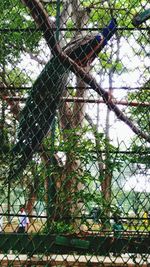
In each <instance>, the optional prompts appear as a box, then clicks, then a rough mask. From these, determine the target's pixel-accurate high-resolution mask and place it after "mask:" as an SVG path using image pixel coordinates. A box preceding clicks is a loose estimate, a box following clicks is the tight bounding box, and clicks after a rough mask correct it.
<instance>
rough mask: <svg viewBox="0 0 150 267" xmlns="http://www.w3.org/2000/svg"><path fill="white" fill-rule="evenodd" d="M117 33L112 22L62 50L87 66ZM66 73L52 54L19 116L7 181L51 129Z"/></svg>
mask: <svg viewBox="0 0 150 267" xmlns="http://www.w3.org/2000/svg"><path fill="white" fill-rule="evenodd" d="M116 30H117V22H116V19H111V21H110V22H109V24H108V26H107V27H104V28H103V30H102V33H101V34H96V35H87V36H86V37H85V38H77V39H75V40H72V42H71V43H69V44H68V45H67V46H66V47H64V49H63V50H64V51H65V53H66V54H67V55H68V56H69V57H70V58H71V59H72V60H74V61H75V62H76V63H77V64H78V65H79V66H81V67H86V66H87V65H88V64H90V63H91V62H92V61H93V60H94V59H95V58H96V56H97V55H98V54H99V52H100V51H101V50H102V49H103V48H104V46H105V45H106V44H107V42H108V41H109V40H110V38H111V37H112V36H113V35H114V33H115V32H116ZM69 71H70V70H69V69H66V67H65V66H64V65H63V62H60V60H59V58H58V57H57V56H56V55H55V56H53V57H52V58H51V59H50V60H49V62H48V63H47V64H46V66H45V67H44V69H43V70H42V72H41V74H40V75H39V76H38V78H37V79H36V80H35V82H34V84H33V86H32V89H31V92H30V95H29V97H28V98H27V101H26V103H25V107H24V108H23V110H22V111H21V114H20V119H19V126H18V132H17V142H16V144H15V145H14V147H13V148H12V150H11V153H10V154H11V157H12V160H11V168H10V173H9V178H8V179H12V178H15V177H17V176H18V175H19V174H20V173H21V172H22V171H23V170H24V169H25V168H26V166H27V164H28V162H29V161H30V160H31V159H32V156H33V154H34V153H35V152H36V151H37V150H38V148H39V147H40V145H41V143H42V140H43V138H44V137H45V136H46V135H47V133H48V131H49V130H50V127H51V125H52V122H53V120H54V117H55V114H56V110H57V108H58V105H59V103H60V100H61V96H62V93H63V90H64V89H65V87H66V84H65V83H66V81H67V77H68V74H69Z"/></svg>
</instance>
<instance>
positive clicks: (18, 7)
mask: <svg viewBox="0 0 150 267" xmlns="http://www.w3.org/2000/svg"><path fill="white" fill-rule="evenodd" d="M0 10H1V13H0V30H1V35H0V62H2V63H3V64H7V63H9V64H10V63H13V62H14V61H15V60H16V59H17V58H18V57H19V56H20V55H21V53H20V52H22V51H23V50H24V49H25V48H28V50H30V51H34V49H35V46H37V44H38V42H39V40H40V38H41V33H39V32H37V31H34V32H33V34H30V35H29V33H30V29H31V30H32V29H33V28H35V23H34V22H33V21H32V20H31V19H30V17H29V16H28V14H27V12H26V9H25V8H24V5H22V4H21V1H18V0H14V1H9V0H8V1H1V3H0ZM23 29H28V30H25V31H23ZM29 36H30V38H29Z"/></svg>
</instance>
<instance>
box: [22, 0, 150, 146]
mask: <svg viewBox="0 0 150 267" xmlns="http://www.w3.org/2000/svg"><path fill="white" fill-rule="evenodd" d="M22 1H23V2H24V3H25V5H26V6H27V7H28V8H29V9H30V12H31V15H32V17H33V19H34V20H35V21H36V23H37V24H38V26H39V28H40V29H41V31H42V32H43V34H44V37H45V39H46V41H47V44H48V46H49V47H50V49H51V51H52V53H53V54H54V55H57V56H58V58H59V59H60V62H61V63H62V64H63V65H64V66H65V67H66V68H68V69H70V70H71V71H72V72H74V73H75V74H76V75H77V76H78V77H80V78H81V79H83V81H84V82H86V83H87V84H88V85H90V86H91V87H92V88H93V90H94V91H96V92H97V93H98V94H99V95H100V96H101V97H102V98H103V100H104V102H105V104H106V105H107V106H108V108H109V109H110V110H112V111H113V112H114V113H115V114H116V116H117V117H118V119H120V120H122V121H123V122H124V123H126V124H127V125H128V126H129V127H130V128H131V129H132V131H133V132H134V133H135V134H137V135H138V136H139V137H142V138H144V139H145V140H146V141H147V142H149V143H150V136H149V135H147V134H145V133H144V132H143V131H141V130H140V129H139V128H138V127H137V126H136V125H135V124H134V123H133V122H132V121H131V120H130V119H129V118H128V117H127V116H126V115H125V114H124V113H123V112H122V111H121V110H120V109H119V108H118V107H117V106H116V105H115V104H114V103H113V102H111V101H110V100H109V94H108V93H107V92H106V91H105V90H103V89H102V88H101V87H100V86H99V84H98V83H97V82H96V80H95V79H94V78H93V77H92V76H91V75H90V74H87V73H86V72H85V71H84V70H83V69H82V68H81V67H80V66H79V65H77V64H76V63H75V62H74V61H73V60H72V59H71V58H69V57H68V56H67V55H66V54H65V53H64V52H63V51H62V50H61V48H60V46H59V44H58V43H57V42H56V39H55V35H54V29H55V25H54V23H53V22H52V21H50V19H49V16H48V14H47V13H46V11H45V10H44V8H43V6H42V4H41V3H40V2H39V0H22Z"/></svg>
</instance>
